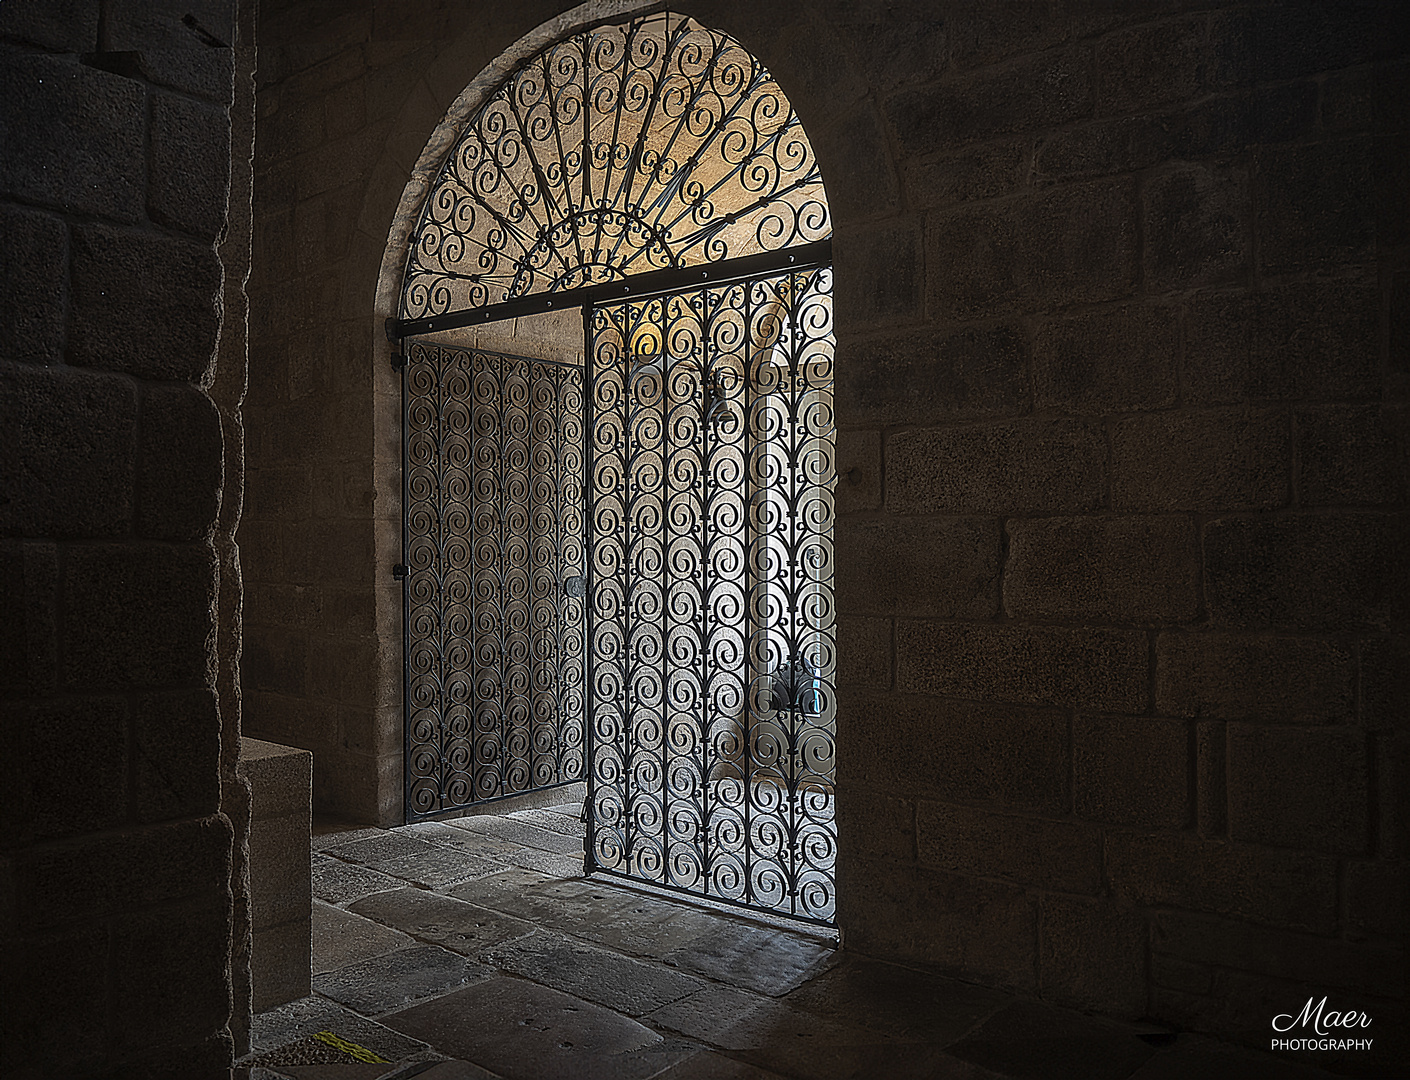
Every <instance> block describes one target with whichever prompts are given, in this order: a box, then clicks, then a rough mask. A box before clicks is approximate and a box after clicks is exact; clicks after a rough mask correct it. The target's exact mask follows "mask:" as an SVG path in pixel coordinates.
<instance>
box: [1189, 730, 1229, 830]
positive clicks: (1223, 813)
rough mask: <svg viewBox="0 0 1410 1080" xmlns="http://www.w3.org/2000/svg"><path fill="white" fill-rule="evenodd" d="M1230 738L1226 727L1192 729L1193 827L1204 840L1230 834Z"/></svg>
mask: <svg viewBox="0 0 1410 1080" xmlns="http://www.w3.org/2000/svg"><path fill="white" fill-rule="evenodd" d="M1228 759H1229V734H1228V730H1227V727H1226V725H1225V724H1223V723H1221V722H1217V721H1204V722H1202V723H1198V724H1196V725H1195V827H1196V829H1197V830H1198V832H1199V835H1200V836H1202V837H1204V838H1205V839H1222V838H1223V837H1225V836H1227V835H1228V834H1229V785H1228V781H1227V773H1228Z"/></svg>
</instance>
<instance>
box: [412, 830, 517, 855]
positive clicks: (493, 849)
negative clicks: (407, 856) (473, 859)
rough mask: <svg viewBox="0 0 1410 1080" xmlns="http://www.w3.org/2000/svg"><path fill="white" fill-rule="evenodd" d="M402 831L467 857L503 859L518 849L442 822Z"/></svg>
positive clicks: (504, 841) (513, 845) (515, 845)
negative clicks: (459, 852) (460, 852)
mask: <svg viewBox="0 0 1410 1080" xmlns="http://www.w3.org/2000/svg"><path fill="white" fill-rule="evenodd" d="M402 831H403V832H406V833H410V834H411V835H412V836H415V837H416V838H417V839H418V840H427V841H430V842H431V843H433V844H440V845H443V846H446V847H453V848H455V849H456V850H457V851H463V852H465V853H466V854H468V855H480V856H483V857H484V858H488V859H495V858H499V859H503V858H504V857H506V856H508V855H512V854H513V853H514V852H515V851H517V850H518V848H519V845H518V844H515V843H512V842H510V841H507V840H496V839H495V838H494V837H492V836H486V835H485V834H483V833H477V832H471V831H470V830H469V829H457V828H456V827H455V826H454V825H451V824H449V823H448V822H444V821H423V822H420V823H419V824H416V825H408V826H406V827H405V828H404V829H403V830H402Z"/></svg>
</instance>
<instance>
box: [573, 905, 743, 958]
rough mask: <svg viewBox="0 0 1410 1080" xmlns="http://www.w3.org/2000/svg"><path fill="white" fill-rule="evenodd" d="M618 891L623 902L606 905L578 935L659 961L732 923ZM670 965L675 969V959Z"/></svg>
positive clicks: (713, 916) (724, 919)
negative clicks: (723, 923)
mask: <svg viewBox="0 0 1410 1080" xmlns="http://www.w3.org/2000/svg"><path fill="white" fill-rule="evenodd" d="M615 892H616V894H617V895H619V896H621V897H622V899H621V901H619V902H614V903H613V905H612V906H611V907H610V908H607V907H605V906H604V908H603V913H602V915H601V916H599V917H598V918H595V919H593V920H592V921H591V922H587V923H584V924H583V925H581V926H579V927H577V928H576V929H574V930H573V931H572V932H573V933H574V934H575V935H576V936H578V937H581V938H586V939H587V940H588V941H595V942H597V943H598V944H599V945H606V946H607V947H609V948H612V949H616V950H618V951H619V952H625V953H630V954H631V955H633V956H645V957H650V958H651V959H654V960H660V959H662V958H664V957H666V956H667V955H669V954H670V953H672V952H674V951H675V950H676V949H680V948H683V947H685V946H687V945H689V944H690V942H692V941H694V940H695V939H696V938H699V937H702V936H704V935H705V934H708V933H711V932H712V931H714V930H716V929H717V928H718V927H719V925H720V924H721V923H722V922H727V921H729V920H728V919H726V918H725V917H724V916H720V915H716V914H714V913H712V912H707V911H700V910H699V909H697V908H692V907H688V906H686V905H683V904H674V903H672V902H671V901H669V900H658V899H655V898H653V897H647V896H642V895H641V894H640V893H635V892H632V891H631V890H628V889H622V890H615ZM609 895H611V894H609ZM598 903H604V902H603V901H599V902H598ZM671 965H672V966H675V961H674V960H673V961H671Z"/></svg>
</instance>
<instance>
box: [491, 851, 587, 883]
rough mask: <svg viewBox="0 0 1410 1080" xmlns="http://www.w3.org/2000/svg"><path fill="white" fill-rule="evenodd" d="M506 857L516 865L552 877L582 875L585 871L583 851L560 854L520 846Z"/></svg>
mask: <svg viewBox="0 0 1410 1080" xmlns="http://www.w3.org/2000/svg"><path fill="white" fill-rule="evenodd" d="M505 859H506V861H508V862H512V863H513V864H514V865H515V866H522V867H525V868H527V869H529V870H537V871H538V872H539V873H541V874H548V875H549V876H550V877H581V876H582V872H583V855H582V852H581V851H579V852H578V854H577V855H558V854H555V853H554V852H552V851H539V850H537V849H535V848H520V849H519V850H518V851H516V852H515V853H514V854H512V855H508V856H506V857H505Z"/></svg>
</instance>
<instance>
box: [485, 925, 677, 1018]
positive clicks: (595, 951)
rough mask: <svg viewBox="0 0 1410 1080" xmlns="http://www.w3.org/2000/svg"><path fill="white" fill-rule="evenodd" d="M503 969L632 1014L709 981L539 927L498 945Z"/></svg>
mask: <svg viewBox="0 0 1410 1080" xmlns="http://www.w3.org/2000/svg"><path fill="white" fill-rule="evenodd" d="M488 959H489V960H490V962H491V963H493V964H494V965H495V966H496V967H498V968H500V969H501V970H503V971H508V972H512V973H514V974H516V975H522V976H524V978H526V979H532V980H533V981H534V982H536V983H540V984H542V985H544V986H551V987H553V988H554V989H555V990H562V991H564V992H565V993H569V994H576V995H577V996H578V997H581V998H585V999H586V1000H588V1001H595V1002H597V1003H598V1004H599V1005H606V1006H607V1007H608V1008H610V1009H615V1010H616V1011H617V1012H621V1013H626V1014H627V1015H628V1016H641V1015H643V1014H644V1013H648V1012H651V1011H652V1010H653V1009H659V1008H661V1007H662V1006H663V1005H668V1004H670V1003H671V1002H672V1001H678V1000H679V999H681V998H683V997H688V996H689V995H691V994H694V993H696V992H697V991H698V990H700V989H702V987H703V985H704V984H703V983H701V982H700V980H698V979H692V978H690V977H689V976H687V975H682V974H680V973H679V972H677V971H672V970H671V969H670V968H668V967H666V966H664V965H662V964H646V963H642V962H641V961H640V960H632V959H630V958H628V957H625V956H621V955H619V954H618V953H615V952H609V951H608V950H606V949H599V948H596V947H595V946H592V945H586V944H584V943H583V942H580V941H575V940H573V939H572V938H568V937H564V936H563V935H562V934H555V933H550V932H545V931H539V932H538V933H536V934H534V935H532V936H531V937H527V938H522V939H520V940H519V941H515V942H513V943H510V944H507V945H502V946H498V947H496V948H494V949H492V950H491V951H490V953H489V957H488Z"/></svg>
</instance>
